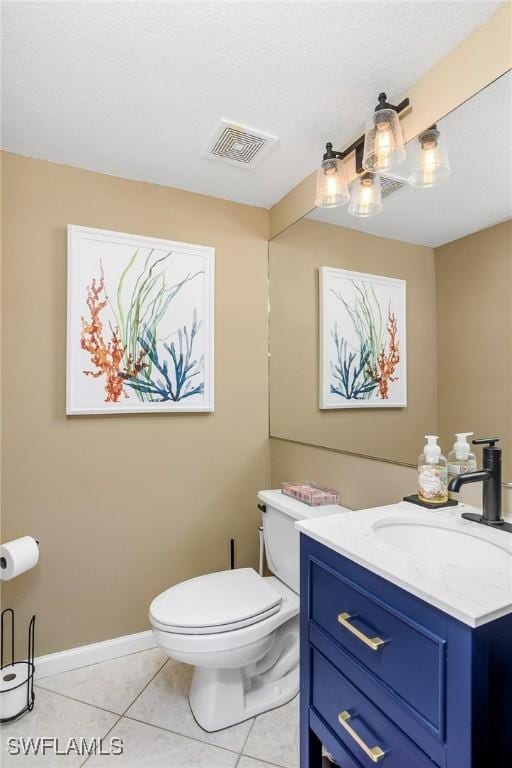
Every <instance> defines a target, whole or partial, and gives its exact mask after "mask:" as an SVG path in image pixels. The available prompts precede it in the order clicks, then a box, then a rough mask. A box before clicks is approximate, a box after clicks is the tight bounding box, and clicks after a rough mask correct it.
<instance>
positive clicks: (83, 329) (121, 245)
mask: <svg viewBox="0 0 512 768" xmlns="http://www.w3.org/2000/svg"><path fill="white" fill-rule="evenodd" d="M214 269H215V249H214V248H212V247H210V246H205V245H193V244H190V243H181V242H175V241H172V240H163V239H159V238H154V237H146V236H143V235H133V234H127V233H125V232H115V231H110V230H104V229H94V228H91V227H81V226H76V225H69V226H68V304H67V374H66V377H67V381H66V413H67V415H70V416H73V415H88V414H89V415H94V414H109V415H113V414H126V413H175V412H189V411H190V412H194V411H205V412H207V411H213V410H214V357H213V354H214Z"/></svg>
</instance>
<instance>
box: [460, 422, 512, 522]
mask: <svg viewBox="0 0 512 768" xmlns="http://www.w3.org/2000/svg"><path fill="white" fill-rule="evenodd" d="M498 442H499V438H498V437H489V438H484V439H482V440H473V445H483V446H485V447H484V449H483V452H482V456H483V462H482V463H483V469H479V470H477V471H475V472H463V473H462V474H461V475H455V477H453V478H452V479H451V480H450V484H449V485H448V490H449V491H454V492H455V493H457V492H458V491H460V489H461V486H463V485H465V484H466V483H479V482H483V491H482V514H481V515H475V514H474V513H472V512H463V514H462V517H464V518H465V519H466V520H473V521H474V522H475V523H483V525H490V526H492V527H493V528H497V529H498V530H500V531H508V532H510V533H512V525H511V524H510V523H506V522H505V521H504V520H503V517H502V516H501V448H498V447H497V446H496V443H498Z"/></svg>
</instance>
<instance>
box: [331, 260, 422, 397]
mask: <svg viewBox="0 0 512 768" xmlns="http://www.w3.org/2000/svg"><path fill="white" fill-rule="evenodd" d="M319 272H320V274H319V278H320V279H319V289H320V301H319V307H320V323H319V327H320V340H319V348H320V355H319V373H320V375H319V384H320V408H321V409H338V408H405V407H407V339H406V282H405V280H400V279H398V278H391V277H383V276H380V275H371V274H366V273H363V272H353V271H351V270H346V269H337V268H334V267H320V270H319Z"/></svg>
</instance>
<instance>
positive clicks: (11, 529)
mask: <svg viewBox="0 0 512 768" xmlns="http://www.w3.org/2000/svg"><path fill="white" fill-rule="evenodd" d="M3 187H4V207H3V221H4V231H3V235H4V296H3V311H4V324H3V330H4V359H3V370H4V392H3V394H4V416H5V418H4V446H5V454H4V467H3V469H4V489H3V490H4V521H3V530H2V538H3V539H4V540H6V539H10V538H14V537H16V536H20V535H23V534H27V533H30V534H33V535H34V536H36V537H38V538H39V539H40V541H41V557H40V563H39V565H38V566H37V567H36V568H35V569H34V570H33V571H31V572H29V573H27V574H25V575H23V576H21V577H19V578H17V579H15V580H14V581H12V582H9V583H7V584H6V589H5V593H6V594H5V605H12V606H14V607H16V609H18V611H19V618H20V621H19V623H18V626H19V627H20V628H21V627H22V626H23V624H22V620H23V619H24V618H26V617H27V615H28V614H29V612H31V611H35V612H37V614H38V622H39V623H38V630H37V649H36V652H37V654H44V653H48V652H51V651H56V650H62V649H64V648H69V647H73V646H77V645H82V644H85V643H89V642H93V641H98V640H102V639H105V638H110V637H115V636H118V635H123V634H126V633H131V632H137V631H140V630H144V629H146V628H148V618H147V611H148V606H149V603H150V601H151V599H152V598H153V597H154V596H155V595H156V594H157V593H158V592H160V591H162V590H163V589H165V588H167V587H169V586H171V585H172V584H174V583H176V582H178V581H180V580H182V579H185V578H188V577H190V576H194V575H196V574H200V573H204V572H207V571H211V570H218V569H221V568H226V567H228V564H229V538H230V537H234V538H235V539H236V542H237V554H238V559H237V564H239V565H248V564H252V565H254V564H255V563H256V561H257V541H258V535H257V527H258V524H259V517H258V512H257V509H256V499H255V494H256V491H257V490H258V489H260V488H262V487H266V486H268V483H269V444H268V411H267V405H268V398H267V233H268V212H267V211H265V210H262V209H257V208H253V207H249V206H243V205H237V204H234V203H230V202H226V201H222V200H217V199H214V198H209V197H205V196H201V195H195V194H191V193H188V192H182V191H178V190H173V189H168V188H165V187H158V186H155V185H151V184H145V183H139V182H133V181H126V180H123V179H119V178H114V177H111V176H105V175H101V174H97V173H90V172H87V171H82V170H78V169H74V168H70V167H66V166H60V165H54V164H51V163H46V162H41V161H37V160H32V159H28V158H22V157H16V156H13V155H8V154H7V155H5V156H4V162H3ZM68 223H73V224H81V225H84V226H92V227H100V228H105V229H113V230H119V231H123V232H133V233H136V234H140V235H152V236H155V237H162V238H170V239H174V240H182V241H185V242H193V243H201V244H205V245H212V246H214V247H215V248H216V295H215V324H216V325H215V369H216V375H215V378H216V381H215V403H216V410H215V412H214V413H213V414H180V415H131V416H117V417H112V416H106V417H87V418H83V417H82V418H76V417H75V418H73V417H70V418H66V416H65V350H66V340H65V334H66V225H67V224H68Z"/></svg>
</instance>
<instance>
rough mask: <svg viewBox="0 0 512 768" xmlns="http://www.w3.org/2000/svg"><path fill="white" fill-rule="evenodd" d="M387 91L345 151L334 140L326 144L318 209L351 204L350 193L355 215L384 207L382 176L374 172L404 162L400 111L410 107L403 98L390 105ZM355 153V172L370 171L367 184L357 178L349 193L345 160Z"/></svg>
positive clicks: (320, 176)
mask: <svg viewBox="0 0 512 768" xmlns="http://www.w3.org/2000/svg"><path fill="white" fill-rule="evenodd" d="M386 99H387V96H386V94H385V93H381V94H380V95H379V103H378V104H377V107H376V108H375V114H374V115H372V117H371V118H370V120H369V121H368V123H367V126H366V133H365V134H364V135H363V136H360V137H359V138H358V139H356V140H355V141H354V142H352V144H350V146H348V147H347V148H346V149H344V150H343V151H342V152H340V151H338V150H334V149H333V148H332V144H331V142H328V143H327V144H326V145H325V153H324V155H323V157H322V162H321V163H320V167H319V169H318V173H317V179H316V198H315V205H316V206H318V207H319V208H338V207H339V206H341V205H345V204H346V203H348V201H349V199H350V196H351V194H352V195H354V196H355V197H356V199H355V201H354V204H353V205H352V204H351V205H350V206H349V213H351V214H352V215H353V216H373V215H374V214H375V213H379V212H380V211H381V210H382V200H381V185H380V179H379V178H378V177H377V176H376V177H375V178H374V174H377V173H378V171H380V170H389V169H390V168H394V167H395V166H396V165H398V164H399V163H401V162H402V161H403V159H404V158H405V156H406V153H405V148H404V142H403V137H402V130H401V128H400V120H399V118H398V114H399V113H400V112H402V110H404V109H405V108H406V107H408V106H409V99H404V100H403V101H402V102H400V104H398V106H394V105H393V104H388V102H387V101H386ZM352 152H355V161H356V172H357V173H358V174H360V173H362V172H363V170H365V169H366V170H367V171H371V173H370V174H366V175H365V177H364V179H365V181H364V183H362V184H359V181H360V180H358V181H357V182H356V183H355V184H354V185H353V188H352V192H351V193H350V192H349V189H348V184H347V177H346V173H345V169H344V167H343V161H344V160H345V158H346V157H348V156H349V155H350V154H351V153H352Z"/></svg>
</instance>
